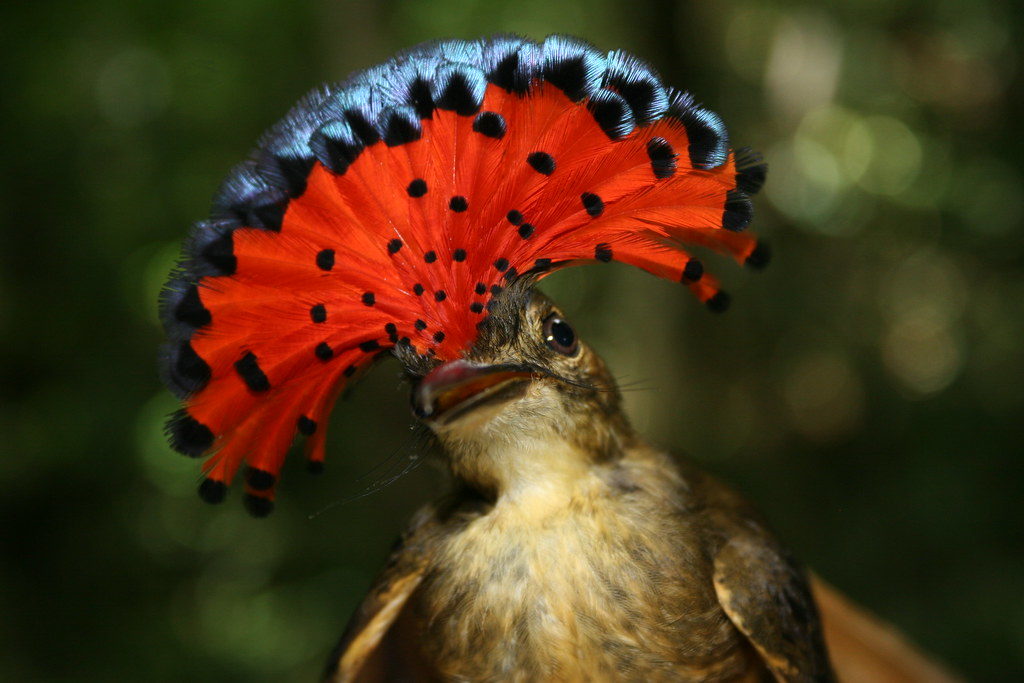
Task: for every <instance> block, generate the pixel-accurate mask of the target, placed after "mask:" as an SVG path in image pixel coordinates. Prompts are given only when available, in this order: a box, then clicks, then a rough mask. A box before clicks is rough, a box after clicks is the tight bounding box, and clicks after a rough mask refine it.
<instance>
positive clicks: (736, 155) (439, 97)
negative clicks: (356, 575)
mask: <svg viewBox="0 0 1024 683" xmlns="http://www.w3.org/2000/svg"><path fill="white" fill-rule="evenodd" d="M764 175H765V166H764V165H763V164H762V163H761V162H760V159H759V157H757V156H756V155H754V154H752V153H750V152H749V151H739V152H734V151H732V150H731V148H730V146H729V142H728V138H727V134H726V130H725V127H724V126H723V124H722V122H721V120H720V119H719V118H718V117H717V116H716V115H715V114H713V113H712V112H710V111H707V110H705V109H702V108H701V107H699V106H697V105H696V104H695V102H694V100H693V98H692V97H691V96H690V95H689V94H687V93H684V92H680V91H677V90H674V89H672V88H669V87H666V86H665V85H663V84H662V82H661V80H660V78H659V76H658V75H657V74H656V73H655V72H654V71H653V70H652V69H651V68H650V67H648V66H647V65H645V64H644V63H643V62H641V61H640V60H638V59H636V58H635V57H633V56H631V55H630V54H628V53H626V52H623V51H613V52H609V53H601V52H598V51H597V50H595V49H594V48H593V47H591V46H590V45H588V44H586V43H584V42H582V41H579V40H576V39H573V38H568V37H564V36H551V37H549V38H547V39H546V40H544V41H543V42H542V43H536V42H533V41H530V40H526V39H522V38H517V37H497V38H490V39H484V40H479V41H444V42H434V43H428V44H425V45H421V46H419V47H416V48H413V49H411V50H409V51H407V52H404V53H402V54H400V55H398V56H396V57H395V58H393V59H391V60H389V61H387V62H385V63H384V64H382V65H380V66H377V67H373V68H371V69H367V70H366V71H363V72H360V73H357V74H355V75H353V76H352V77H350V78H349V79H348V80H347V81H345V82H343V83H341V84H338V85H329V86H323V87H320V88H318V89H316V90H314V91H312V92H311V93H309V94H308V95H306V96H305V97H304V98H303V99H302V100H301V101H300V102H299V103H298V104H297V105H296V106H295V107H294V108H293V109H292V110H291V111H290V112H289V113H288V114H287V116H285V118H284V119H282V120H281V121H280V122H279V123H278V124H276V125H275V126H273V127H272V128H271V129H270V130H269V131H268V133H267V134H266V135H264V137H263V138H262V139H261V140H260V142H259V145H258V146H257V148H256V149H255V150H254V151H253V153H252V154H251V155H250V157H249V158H248V159H247V160H246V161H245V162H243V163H242V164H240V165H239V166H237V167H236V168H235V169H234V170H233V171H232V172H231V173H230V174H229V176H228V177H227V179H226V180H225V181H224V183H223V185H222V187H221V190H220V191H219V193H218V194H217V196H216V198H215V200H214V203H213V209H212V212H211V216H210V218H209V219H207V220H204V221H200V222H199V223H197V224H196V226H195V228H194V229H193V231H192V234H191V236H190V237H189V239H188V241H187V243H186V246H185V250H184V257H183V258H182V260H181V262H180V264H179V266H178V268H177V269H176V270H175V272H174V273H172V277H171V279H170V281H169V282H168V284H167V286H166V288H165V290H164V293H163V298H162V312H163V320H164V326H165V329H166V333H167V342H166V344H165V346H164V350H163V353H162V368H163V373H164V378H165V382H166V384H167V385H168V387H170V388H171V390H172V391H174V392H175V393H176V394H177V395H178V396H179V398H181V399H182V401H183V407H182V408H181V410H179V411H178V412H177V413H175V415H173V416H172V418H171V420H170V421H169V423H168V427H167V431H168V436H169V438H170V441H171V444H172V445H173V446H174V447H175V448H176V449H177V450H179V451H181V452H183V453H186V454H188V455H191V456H196V457H200V456H208V457H207V459H206V461H205V464H204V467H203V469H204V473H205V479H204V481H203V483H202V484H201V486H200V494H201V496H202V497H203V498H204V499H205V500H207V501H210V502H219V501H220V500H222V499H223V498H224V496H225V493H226V487H227V485H228V484H229V483H230V481H231V480H232V479H233V478H234V476H235V475H236V474H237V472H238V470H239V469H240V468H241V467H242V466H243V465H246V466H247V467H246V494H247V495H246V504H247V506H248V507H249V509H250V511H251V512H253V513H254V514H257V515H259V514H265V513H266V512H269V510H270V509H271V507H272V500H273V490H274V485H275V483H276V477H277V474H278V473H279V472H280V469H281V466H282V464H283V461H284V458H285V455H286V453H287V451H288V449H289V447H290V445H291V443H292V441H293V439H294V438H295V436H296V434H300V435H302V436H303V437H304V438H305V452H306V457H307V458H308V461H309V464H310V466H311V467H312V468H319V467H321V466H322V463H323V460H324V444H325V437H326V422H327V420H326V418H327V415H328V413H329V411H330V408H331V406H332V405H333V403H334V401H335V399H336V397H337V396H338V394H339V392H340V390H341V389H342V388H343V386H344V385H345V384H346V383H348V382H349V381H350V380H351V379H352V378H353V376H355V375H356V374H358V373H359V372H361V371H362V370H363V369H365V368H366V367H367V366H368V365H369V364H370V363H371V362H372V361H373V359H374V358H376V357H378V356H379V355H380V354H382V353H384V352H386V351H389V350H394V349H399V350H400V351H401V352H402V354H403V355H405V356H406V357H410V354H413V355H415V356H416V357H418V358H421V359H426V362H428V363H432V362H436V361H448V360H453V359H457V358H459V357H461V356H462V355H464V354H465V353H466V352H467V350H468V349H469V348H471V347H472V345H473V344H474V342H475V340H476V338H477V334H478V326H479V325H480V324H481V323H482V322H483V321H485V320H486V319H487V318H488V316H489V315H490V309H491V307H492V306H494V305H495V301H496V300H497V298H498V297H500V295H501V293H502V291H503V289H504V288H505V287H507V286H509V285H510V284H511V283H514V282H516V281H517V280H518V279H519V278H521V277H524V276H526V277H529V278H531V280H535V279H539V278H542V277H544V276H545V275H547V274H548V273H551V272H553V271H554V270H557V269H559V268H563V267H566V266H570V265H577V264H583V263H592V262H609V261H613V260H614V261H621V262H624V263H628V264H631V265H634V266H637V267H639V268H642V269H643V270H646V271H648V272H650V273H653V274H654V275H657V276H659V277H663V278H668V279H671V280H674V281H677V282H680V283H681V284H682V285H683V286H686V287H687V288H688V289H690V291H692V292H693V293H694V294H695V295H696V296H697V298H698V299H699V300H701V301H703V302H704V303H706V304H707V305H708V306H709V307H711V308H712V309H722V308H724V306H725V305H726V304H727V302H728V299H727V297H726V296H725V294H724V293H723V292H722V291H720V289H719V285H718V282H717V281H716V280H715V279H714V278H713V277H712V276H711V275H710V274H709V273H706V272H705V270H704V267H703V265H702V264H701V262H700V261H699V260H697V259H696V258H694V257H692V256H691V255H690V253H689V252H688V251H687V249H688V247H689V245H694V246H697V247H702V248H709V249H711V250H714V251H719V252H722V253H724V254H726V255H729V256H732V257H733V258H735V259H736V260H737V261H739V262H740V263H746V264H749V265H753V266H759V265H762V264H763V263H764V262H765V261H766V258H767V251H766V250H765V248H764V247H763V246H762V245H759V243H758V242H757V240H756V239H754V238H753V237H752V236H750V235H748V234H747V233H743V232H741V231H742V230H743V229H744V228H745V227H746V226H747V224H748V223H749V222H750V219H751V206H750V202H749V199H748V197H749V195H750V194H752V193H754V192H756V191H757V190H758V189H759V187H760V186H761V184H762V182H763V180H764Z"/></svg>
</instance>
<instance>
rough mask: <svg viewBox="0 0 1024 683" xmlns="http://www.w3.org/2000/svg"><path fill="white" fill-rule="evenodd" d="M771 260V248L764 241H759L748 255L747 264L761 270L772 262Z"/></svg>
mask: <svg viewBox="0 0 1024 683" xmlns="http://www.w3.org/2000/svg"><path fill="white" fill-rule="evenodd" d="M771 260H772V250H771V248H770V247H769V246H768V245H767V244H765V243H764V242H758V243H757V244H756V245H755V246H754V250H753V251H752V252H750V256H748V257H747V260H746V262H745V264H746V265H748V266H750V267H751V268H753V269H755V270H760V269H761V268H764V267H765V266H767V265H768V264H769V263H770V262H771Z"/></svg>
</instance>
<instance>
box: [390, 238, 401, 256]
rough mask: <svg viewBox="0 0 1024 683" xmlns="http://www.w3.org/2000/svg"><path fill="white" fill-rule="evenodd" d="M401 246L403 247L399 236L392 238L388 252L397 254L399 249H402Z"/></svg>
mask: <svg viewBox="0 0 1024 683" xmlns="http://www.w3.org/2000/svg"><path fill="white" fill-rule="evenodd" d="M401 248H402V240H400V239H398V238H397V237H396V238H395V239H393V240H391V241H390V242H388V253H389V254H397V253H398V250H399V249H401Z"/></svg>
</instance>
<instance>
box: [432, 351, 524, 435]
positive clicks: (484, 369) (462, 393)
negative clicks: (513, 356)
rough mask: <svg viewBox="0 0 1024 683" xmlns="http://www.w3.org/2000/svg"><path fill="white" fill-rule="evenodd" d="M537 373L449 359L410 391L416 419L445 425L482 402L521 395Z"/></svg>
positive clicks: (516, 368) (513, 367)
mask: <svg viewBox="0 0 1024 683" xmlns="http://www.w3.org/2000/svg"><path fill="white" fill-rule="evenodd" d="M538 374H539V373H538V372H537V371H536V370H534V369H532V368H530V367H529V366H524V365H512V364H502V365H477V364H475V363H472V362H470V361H468V360H464V359H459V360H453V361H450V362H448V363H445V364H444V365H439V366H438V367H436V368H434V369H433V370H432V371H431V372H430V374H428V375H427V376H426V377H424V378H423V379H421V380H420V381H419V383H418V384H417V385H416V387H415V388H414V389H413V392H412V407H413V412H414V413H416V417H419V418H421V419H424V420H430V421H440V422H449V421H451V420H454V419H455V418H457V417H459V416H461V415H463V414H465V413H467V412H469V411H470V410H472V409H474V408H477V407H479V406H481V405H483V404H485V403H491V402H497V401H507V400H509V399H511V398H513V397H514V396H516V395H520V394H522V392H523V391H524V390H525V388H526V385H527V384H528V383H529V381H530V380H531V379H532V378H533V377H534V376H535V375H538Z"/></svg>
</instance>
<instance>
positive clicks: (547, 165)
mask: <svg viewBox="0 0 1024 683" xmlns="http://www.w3.org/2000/svg"><path fill="white" fill-rule="evenodd" d="M526 163H528V164H530V167H531V168H533V170H534V171H536V172H537V173H542V174H544V175H551V174H552V173H554V172H555V159H554V157H552V156H551V155H550V154H548V153H547V152H531V153H530V154H529V156H527V157H526Z"/></svg>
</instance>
